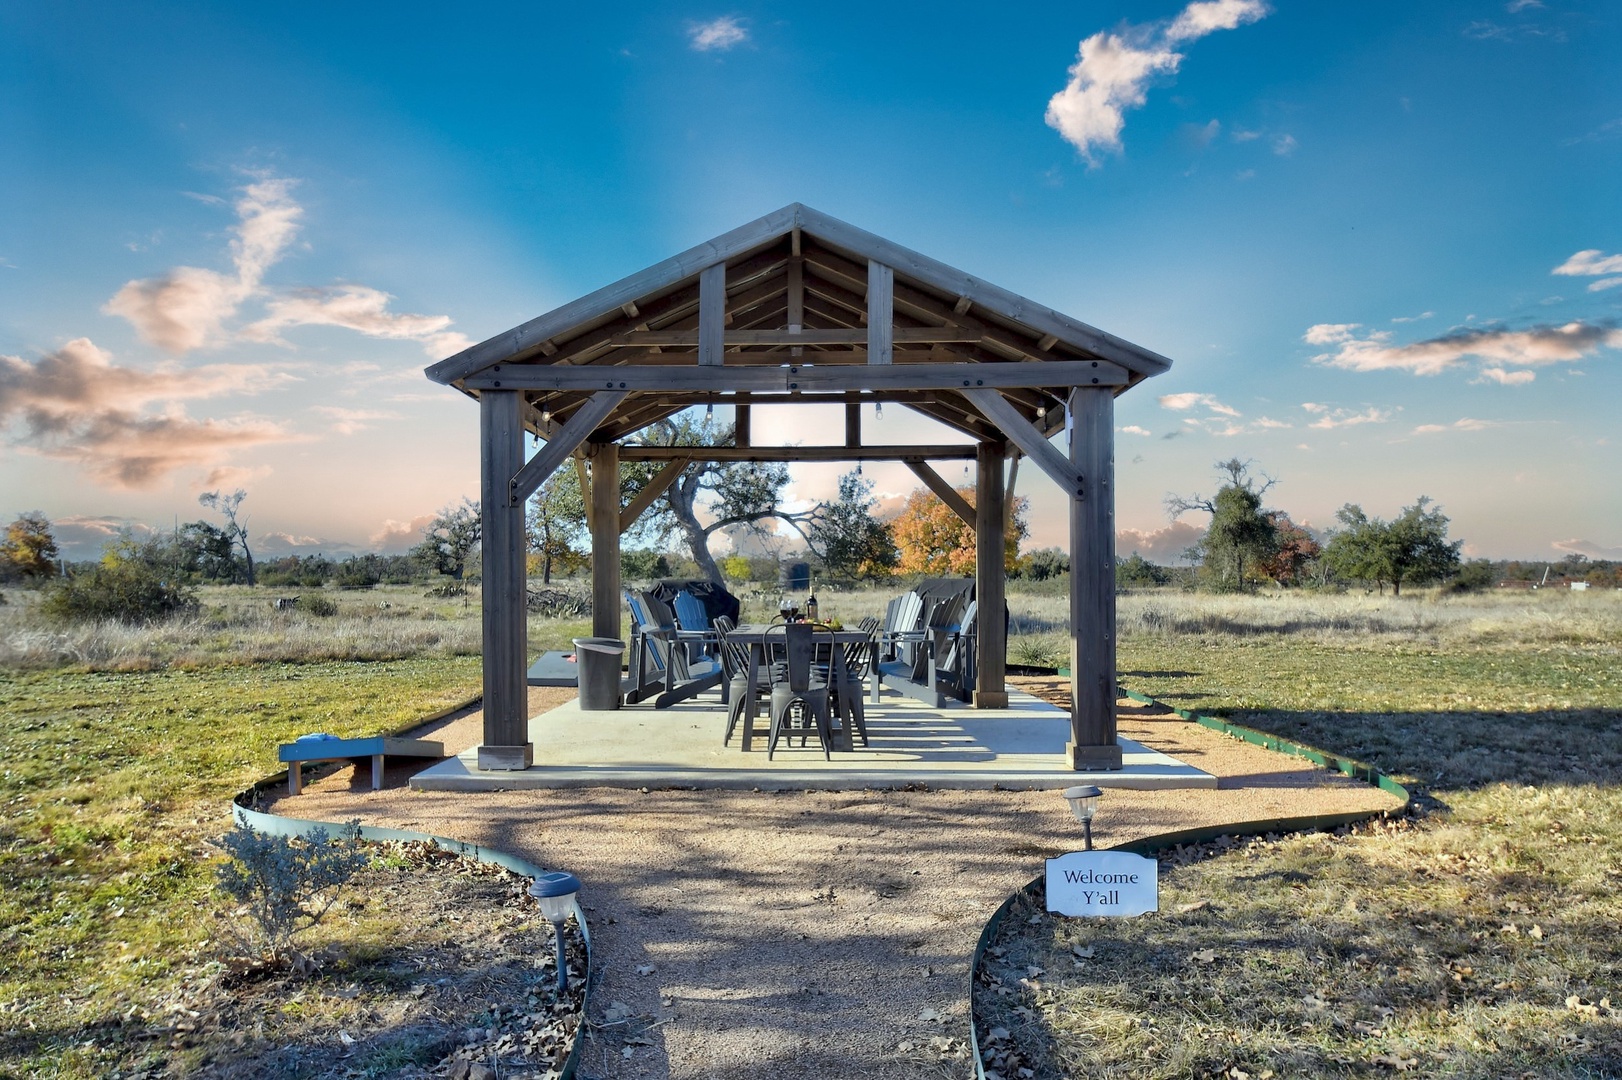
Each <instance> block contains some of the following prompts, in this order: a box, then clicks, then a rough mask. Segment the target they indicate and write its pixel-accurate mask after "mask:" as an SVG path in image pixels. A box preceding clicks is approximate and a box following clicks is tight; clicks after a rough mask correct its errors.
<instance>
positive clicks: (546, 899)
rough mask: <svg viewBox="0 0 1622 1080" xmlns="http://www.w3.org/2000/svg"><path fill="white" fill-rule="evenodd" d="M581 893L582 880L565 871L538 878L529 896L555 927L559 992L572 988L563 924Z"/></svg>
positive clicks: (553, 936)
mask: <svg viewBox="0 0 1622 1080" xmlns="http://www.w3.org/2000/svg"><path fill="white" fill-rule="evenodd" d="M579 891H580V879H579V878H577V877H575V876H574V875H573V874H566V873H564V872H563V871H562V870H553V871H552V872H551V873H547V874H537V875H535V882H534V884H532V885H531V886H530V887H529V895H531V896H533V897H534V898H535V902H536V903H538V904H540V906H541V917H542V918H543V919H545V920H546V921H547V922H549V923H551V924H552V943H553V947H554V949H555V950H556V952H557V963H558V993H559V994H562V993H564V992H565V991H567V990H568V989H569V960H568V957H567V955H566V954H565V953H564V948H563V924H564V923H566V922H568V921H569V916H570V915H571V914H573V913H574V897H575V894H576V893H578V892H579Z"/></svg>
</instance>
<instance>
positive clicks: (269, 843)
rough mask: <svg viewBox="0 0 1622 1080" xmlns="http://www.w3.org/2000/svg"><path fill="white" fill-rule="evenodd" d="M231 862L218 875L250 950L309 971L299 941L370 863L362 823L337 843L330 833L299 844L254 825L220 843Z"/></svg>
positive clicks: (259, 956) (352, 825)
mask: <svg viewBox="0 0 1622 1080" xmlns="http://www.w3.org/2000/svg"><path fill="white" fill-rule="evenodd" d="M220 846H221V847H223V848H224V849H225V853H226V854H227V855H229V856H230V859H229V860H228V861H226V862H225V863H223V864H221V865H220V867H219V869H218V870H217V871H216V875H215V880H216V882H217V883H218V885H219V887H220V891H221V892H223V893H225V895H226V896H228V897H230V898H231V899H232V900H234V901H236V903H237V904H238V905H239V906H240V910H239V912H238V914H239V915H242V916H246V922H244V921H242V920H240V919H239V920H238V921H237V922H235V923H233V924H231V925H232V927H233V929H234V930H235V931H236V933H237V936H238V938H239V940H240V942H241V944H242V945H243V947H244V949H245V951H246V952H247V953H248V954H249V955H250V956H252V957H254V958H255V959H266V960H270V961H272V962H275V963H280V962H283V961H290V962H291V963H292V964H293V966H294V967H295V968H296V969H298V970H302V971H305V972H308V971H310V970H312V969H313V965H312V964H311V962H310V961H309V959H308V958H307V957H305V956H303V955H302V954H301V953H299V951H298V950H297V949H295V948H294V947H293V938H294V937H296V936H297V935H299V934H301V933H303V932H304V931H305V930H308V929H309V928H310V927H312V926H314V925H315V924H316V923H318V922H320V921H321V919H322V918H323V917H324V916H325V915H326V913H327V911H328V910H329V909H331V907H332V905H333V904H334V903H335V902H336V901H337V899H338V895H339V893H340V892H342V890H343V887H344V885H346V884H347V883H348V882H349V879H350V878H351V877H353V876H354V875H355V873H356V872H357V871H359V870H360V869H362V868H363V867H364V866H365V865H366V863H367V856H366V853H365V852H364V851H363V850H362V849H361V845H360V822H359V820H355V821H351V822H350V823H349V824H348V825H346V826H345V827H344V830H343V832H342V833H340V834H339V836H338V838H337V839H333V838H331V837H330V836H329V835H328V834H327V830H326V829H324V828H321V829H316V830H315V831H314V832H312V833H310V835H309V836H307V837H304V838H302V839H295V838H291V837H286V836H272V835H270V834H269V833H262V832H259V831H258V830H256V829H254V828H253V827H251V826H247V825H244V826H241V827H240V828H236V829H232V830H231V831H230V832H228V833H226V834H225V836H224V837H222V838H221V839H220Z"/></svg>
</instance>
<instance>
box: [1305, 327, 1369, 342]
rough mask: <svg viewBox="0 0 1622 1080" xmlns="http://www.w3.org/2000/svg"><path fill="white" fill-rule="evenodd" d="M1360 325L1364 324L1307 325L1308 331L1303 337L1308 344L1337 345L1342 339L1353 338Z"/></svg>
mask: <svg viewBox="0 0 1622 1080" xmlns="http://www.w3.org/2000/svg"><path fill="white" fill-rule="evenodd" d="M1360 325H1362V324H1361V323H1319V324H1318V325H1316V326H1309V327H1307V332H1306V333H1305V334H1303V335H1302V337H1303V339H1304V340H1305V341H1306V343H1307V344H1308V345H1335V344H1338V343H1340V342H1342V341H1350V340H1352V337H1353V334H1352V331H1354V330H1356V329H1357V328H1358V327H1359V326H1360Z"/></svg>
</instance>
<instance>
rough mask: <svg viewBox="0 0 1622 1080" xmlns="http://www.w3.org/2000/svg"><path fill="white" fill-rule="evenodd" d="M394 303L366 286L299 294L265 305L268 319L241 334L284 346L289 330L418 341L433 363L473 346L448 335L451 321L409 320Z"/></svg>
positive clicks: (433, 317) (463, 337) (427, 317)
mask: <svg viewBox="0 0 1622 1080" xmlns="http://www.w3.org/2000/svg"><path fill="white" fill-rule="evenodd" d="M392 299H394V297H392V296H390V295H389V294H388V293H386V292H384V291H382V290H381V289H373V288H370V287H368V286H366V285H333V286H329V287H326V288H310V289H299V290H297V291H295V292H292V293H289V294H287V295H285V296H280V297H276V298H275V299H272V300H270V301H268V302H267V303H266V305H265V306H266V308H267V309H268V310H269V312H270V314H268V315H266V316H265V317H264V318H263V319H260V320H259V321H257V322H254V323H250V324H248V325H247V326H245V327H243V328H242V336H243V337H245V338H247V339H249V340H251V341H268V342H275V343H276V344H280V345H286V344H287V342H286V341H284V340H282V337H281V331H283V330H285V329H287V328H288V327H290V326H341V327H343V328H345V329H348V330H354V331H356V332H357V333H361V334H365V335H366V336H367V337H375V338H388V339H392V340H396V341H419V342H421V343H422V345H423V348H424V349H425V350H426V351H427V353H428V355H429V356H431V357H434V358H436V359H437V358H439V357H442V356H450V355H452V354H454V353H458V352H461V351H462V350H463V349H465V348H467V347H468V346H469V345H471V344H473V343H472V342H471V341H470V340H468V338H467V336H466V335H465V334H461V333H458V332H457V331H455V330H450V329H448V327H449V326H450V325H451V318H450V316H449V315H409V314H405V313H402V312H392V311H390V310H389V309H388V308H389V301H390V300H392Z"/></svg>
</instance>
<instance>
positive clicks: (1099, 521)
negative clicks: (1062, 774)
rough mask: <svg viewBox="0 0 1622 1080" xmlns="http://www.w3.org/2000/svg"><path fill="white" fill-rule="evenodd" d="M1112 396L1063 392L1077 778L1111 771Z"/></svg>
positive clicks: (1084, 390)
mask: <svg viewBox="0 0 1622 1080" xmlns="http://www.w3.org/2000/svg"><path fill="white" fill-rule="evenodd" d="M1114 445H1115V397H1114V395H1113V394H1112V393H1111V392H1110V391H1109V390H1107V389H1104V388H1102V387H1100V388H1097V389H1095V388H1092V387H1079V386H1078V387H1076V388H1075V389H1073V390H1071V391H1070V461H1071V464H1072V466H1073V468H1074V470H1075V472H1076V473H1078V474H1079V475H1080V476H1081V477H1082V481H1081V494H1080V495H1077V496H1073V497H1072V498H1071V500H1070V634H1071V647H1070V672H1071V675H1070V700H1071V702H1072V707H1071V711H1070V743H1069V744H1068V745H1067V746H1066V747H1065V755H1066V758H1067V759H1068V761H1069V764H1070V767H1071V768H1072V769H1076V770H1077V771H1090V770H1096V769H1119V768H1120V767H1121V747H1120V744H1119V743H1118V742H1117V741H1116V738H1115V697H1116V682H1115V450H1114Z"/></svg>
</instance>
